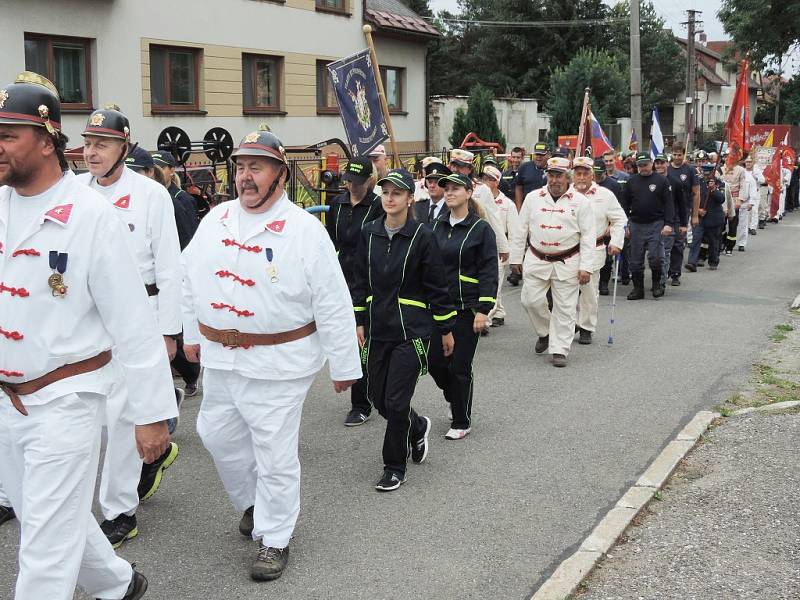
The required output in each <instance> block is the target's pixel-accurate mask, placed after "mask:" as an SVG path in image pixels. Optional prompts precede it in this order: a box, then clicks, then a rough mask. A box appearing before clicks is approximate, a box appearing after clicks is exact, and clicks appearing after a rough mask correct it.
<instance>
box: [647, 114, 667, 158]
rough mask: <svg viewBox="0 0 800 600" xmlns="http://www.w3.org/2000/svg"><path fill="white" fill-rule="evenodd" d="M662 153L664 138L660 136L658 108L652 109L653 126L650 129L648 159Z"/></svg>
mask: <svg viewBox="0 0 800 600" xmlns="http://www.w3.org/2000/svg"><path fill="white" fill-rule="evenodd" d="M663 152H664V136H663V135H662V134H661V123H660V122H659V120H658V107H657V106H654V107H653V126H652V127H651V128H650V158H653V159H655V157H656V154H662V153H663Z"/></svg>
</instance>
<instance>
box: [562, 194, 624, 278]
mask: <svg viewBox="0 0 800 600" xmlns="http://www.w3.org/2000/svg"><path fill="white" fill-rule="evenodd" d="M572 189H573V190H574V191H575V192H577V190H576V189H575V188H574V187H573V188H572ZM583 195H584V196H586V198H588V199H589V202H590V204H591V205H592V214H593V215H594V230H595V233H596V234H597V237H598V238H599V237H601V236H605V235H606V232H608V235H610V236H611V245H612V246H616V247H617V248H620V249H622V245H623V244H624V243H625V225H627V223H628V217H627V216H625V211H624V210H623V209H622V207H621V206H620V204H619V201H618V200H617V197H616V196H615V195H614V192H612V191H611V190H609V189H608V188H604V187H603V186H601V185H597V183H596V182H594V181H593V182H592V185H591V186H589V189H588V190H586V192H584V194H583ZM595 246H596V250H595V254H596V256H595V258H596V259H597V262H596V263H595V270H598V269H602V268H603V265H604V264H605V262H606V245H605V243H603V244H600V245H599V246H598V245H597V242H595Z"/></svg>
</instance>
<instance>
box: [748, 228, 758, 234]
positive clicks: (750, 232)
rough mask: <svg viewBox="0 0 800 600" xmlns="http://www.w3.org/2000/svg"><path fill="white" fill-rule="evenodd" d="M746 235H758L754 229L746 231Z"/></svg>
mask: <svg viewBox="0 0 800 600" xmlns="http://www.w3.org/2000/svg"><path fill="white" fill-rule="evenodd" d="M747 233H749V234H750V235H758V232H757V231H756V230H755V229H748V230H747Z"/></svg>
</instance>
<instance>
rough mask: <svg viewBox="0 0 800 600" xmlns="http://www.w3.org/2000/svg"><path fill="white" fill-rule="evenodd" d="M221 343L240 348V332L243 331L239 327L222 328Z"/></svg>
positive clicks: (228, 346)
mask: <svg viewBox="0 0 800 600" xmlns="http://www.w3.org/2000/svg"><path fill="white" fill-rule="evenodd" d="M219 333H220V343H221V344H222V345H223V346H225V347H226V348H238V347H239V346H240V344H239V334H240V333H241V331H239V330H238V329H220V330H219Z"/></svg>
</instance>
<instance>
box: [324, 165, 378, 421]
mask: <svg viewBox="0 0 800 600" xmlns="http://www.w3.org/2000/svg"><path fill="white" fill-rule="evenodd" d="M371 177H372V161H370V159H369V157H366V156H365V157H355V158H353V159H352V160H351V161H350V162H348V163H347V166H346V167H345V168H344V173H343V175H342V181H344V182H345V185H346V187H347V190H346V191H345V192H344V193H342V194H339V195H338V196H336V197H335V198H334V199H333V200H332V201H331V203H330V211H329V212H328V214H327V216H326V218H325V228H326V229H327V230H328V235H329V236H330V237H331V241H332V242H333V245H334V247H335V248H336V255H337V256H338V257H339V265H340V266H341V267H342V273H343V274H344V279H345V281H346V282H347V285H348V287H349V288H350V291H351V293H352V291H353V284H354V283H355V275H354V273H353V267H354V265H355V261H356V251H357V250H358V243H359V240H360V239H361V230H362V229H363V227H364V225H366V224H367V223H369V222H370V221H373V220H375V219H377V218H378V217H380V216H381V215H382V214H383V209H382V208H381V199H380V198H379V197H378V196H376V195H375V193H374V192H373V191H372V185H371V184H370V181H371ZM362 367H363V365H362ZM371 413H372V404H371V403H370V401H369V399H368V398H367V390H366V384H365V380H364V378H363V377H362V378H361V379H359V380H358V381H357V382H356V383H355V384H354V385H353V387H351V388H350V412H348V413H347V417H346V418H345V420H344V424H345V425H346V426H347V427H357V426H358V425H361V424H363V423H365V422H366V421H367V419H369V417H370V414H371Z"/></svg>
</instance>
